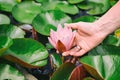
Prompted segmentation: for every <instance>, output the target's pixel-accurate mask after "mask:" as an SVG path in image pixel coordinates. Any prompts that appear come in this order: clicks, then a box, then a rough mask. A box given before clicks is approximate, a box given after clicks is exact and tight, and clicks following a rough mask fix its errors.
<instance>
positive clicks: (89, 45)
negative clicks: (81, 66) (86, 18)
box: [63, 22, 107, 56]
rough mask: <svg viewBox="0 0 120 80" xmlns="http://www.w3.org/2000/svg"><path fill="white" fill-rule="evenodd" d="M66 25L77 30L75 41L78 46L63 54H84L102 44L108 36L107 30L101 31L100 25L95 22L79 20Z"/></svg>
mask: <svg viewBox="0 0 120 80" xmlns="http://www.w3.org/2000/svg"><path fill="white" fill-rule="evenodd" d="M65 26H66V27H70V28H72V29H74V30H76V36H75V41H74V43H75V46H76V47H74V48H72V49H71V50H69V51H66V52H64V53H63V56H68V55H72V56H82V55H83V54H85V53H87V52H88V51H90V50H91V49H93V48H94V47H96V46H97V45H98V44H100V43H101V42H102V41H103V39H104V38H105V37H106V36H107V34H106V33H105V32H102V31H101V28H100V26H99V25H98V24H95V23H86V22H78V23H71V24H65Z"/></svg>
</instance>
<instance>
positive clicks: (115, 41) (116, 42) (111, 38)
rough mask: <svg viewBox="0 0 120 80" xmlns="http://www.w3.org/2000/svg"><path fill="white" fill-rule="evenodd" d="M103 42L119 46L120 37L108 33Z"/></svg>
mask: <svg viewBox="0 0 120 80" xmlns="http://www.w3.org/2000/svg"><path fill="white" fill-rule="evenodd" d="M103 44H106V45H114V46H120V38H117V37H116V36H115V35H109V36H107V37H106V38H105V39H104V41H103Z"/></svg>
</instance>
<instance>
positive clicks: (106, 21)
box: [62, 0, 120, 57]
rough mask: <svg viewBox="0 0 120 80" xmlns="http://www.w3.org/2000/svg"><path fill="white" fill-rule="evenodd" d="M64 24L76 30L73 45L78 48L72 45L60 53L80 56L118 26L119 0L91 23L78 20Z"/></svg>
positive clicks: (119, 21) (119, 22) (119, 15)
mask: <svg viewBox="0 0 120 80" xmlns="http://www.w3.org/2000/svg"><path fill="white" fill-rule="evenodd" d="M65 26H66V27H69V28H72V29H73V30H76V37H75V41H74V43H75V44H74V46H78V47H79V48H78V47H74V48H72V49H71V50H69V51H66V52H64V53H63V54H62V55H63V56H68V55H71V56H76V57H77V56H82V55H84V54H85V53H87V52H88V51H90V50H91V49H93V48H94V47H96V46H97V45H99V44H100V43H101V42H102V41H103V40H104V39H105V38H106V36H107V35H109V34H110V33H112V32H114V31H115V30H116V29H118V28H120V0H119V1H118V2H117V3H116V4H115V5H114V6H113V7H112V8H111V9H110V10H108V11H107V12H106V13H105V14H104V15H103V16H102V17H101V18H99V19H98V20H97V21H95V22H93V23H87V22H78V23H70V24H65Z"/></svg>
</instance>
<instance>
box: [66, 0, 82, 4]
mask: <svg viewBox="0 0 120 80" xmlns="http://www.w3.org/2000/svg"><path fill="white" fill-rule="evenodd" d="M83 1H84V0H68V2H69V3H70V4H77V3H80V2H83Z"/></svg>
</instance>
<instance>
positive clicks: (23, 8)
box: [12, 1, 41, 24]
mask: <svg viewBox="0 0 120 80" xmlns="http://www.w3.org/2000/svg"><path fill="white" fill-rule="evenodd" d="M40 7H41V4H40V3H36V2H34V1H24V2H21V3H20V4H17V5H16V6H14V7H13V10H12V15H13V17H14V18H15V19H16V20H17V21H19V22H22V23H29V24H30V23H32V20H33V19H34V18H35V17H36V16H37V14H39V13H41V9H40Z"/></svg>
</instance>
